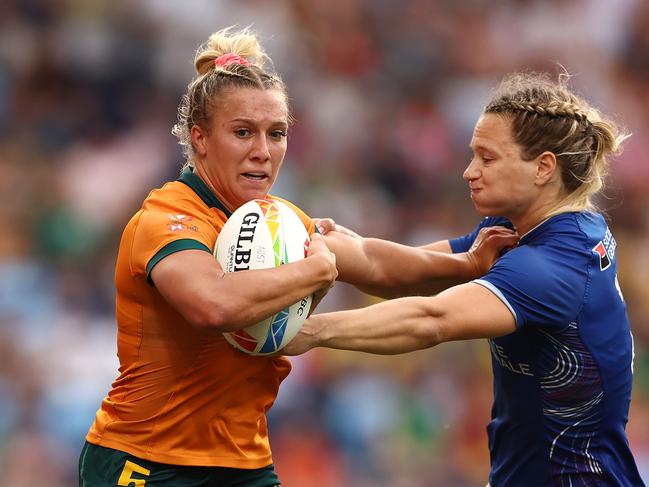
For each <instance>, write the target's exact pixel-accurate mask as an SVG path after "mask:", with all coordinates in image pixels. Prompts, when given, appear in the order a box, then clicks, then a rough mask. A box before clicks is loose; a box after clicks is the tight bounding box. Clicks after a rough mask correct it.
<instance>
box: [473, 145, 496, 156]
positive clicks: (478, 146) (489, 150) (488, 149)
mask: <svg viewBox="0 0 649 487" xmlns="http://www.w3.org/2000/svg"><path fill="white" fill-rule="evenodd" d="M469 149H471V150H472V151H473V152H475V151H478V150H482V151H486V152H492V153H494V154H496V153H497V152H498V151H497V150H496V149H494V148H492V147H488V146H486V145H484V144H477V145H475V146H473V145H471V144H469Z"/></svg>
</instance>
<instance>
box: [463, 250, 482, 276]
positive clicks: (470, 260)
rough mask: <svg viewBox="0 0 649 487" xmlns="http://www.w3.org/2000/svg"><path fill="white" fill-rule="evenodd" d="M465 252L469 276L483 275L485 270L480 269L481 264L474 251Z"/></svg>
mask: <svg viewBox="0 0 649 487" xmlns="http://www.w3.org/2000/svg"><path fill="white" fill-rule="evenodd" d="M465 254H466V260H467V268H468V272H469V277H470V278H472V279H474V278H477V277H481V276H482V275H483V272H482V270H481V269H480V264H479V262H478V259H477V258H476V256H475V255H474V253H473V252H471V251H470V250H469V251H468V252H466V253H465Z"/></svg>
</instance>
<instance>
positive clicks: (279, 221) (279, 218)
mask: <svg viewBox="0 0 649 487" xmlns="http://www.w3.org/2000/svg"><path fill="white" fill-rule="evenodd" d="M308 243H309V234H308V233H307V230H306V228H305V227H304V223H302V220H300V217H298V216H297V215H296V214H295V212H294V211H293V210H292V209H291V208H290V207H289V206H288V205H286V204H284V203H282V202H281V201H274V200H252V201H249V202H247V203H245V204H244V205H242V206H240V207H239V208H237V210H236V211H235V212H234V213H232V216H230V218H228V220H227V221H226V222H225V225H224V226H223V228H222V229H221V232H220V233H219V236H218V238H217V240H216V246H215V247H214V256H215V257H216V260H217V261H218V262H219V264H221V267H222V268H223V270H224V271H225V272H239V271H246V270H252V269H267V268H273V267H279V266H281V265H284V264H289V263H291V262H296V261H298V260H301V259H304V258H305V256H306V249H307V246H308ZM258 285H259V286H264V283H263V282H259V284H258ZM311 302H312V296H305V297H304V298H303V299H301V300H300V301H298V302H297V303H294V304H293V305H291V306H288V307H287V308H285V309H283V310H281V311H279V312H278V313H276V314H274V315H273V316H270V317H268V318H267V319H265V320H263V321H261V322H259V323H257V324H255V325H251V326H249V327H246V328H244V329H241V330H238V331H234V332H225V333H223V336H224V337H225V339H226V340H227V341H228V342H229V343H230V344H231V345H232V346H233V347H235V348H237V349H239V350H241V351H242V352H245V353H248V354H250V355H268V354H271V353H274V352H277V351H278V350H280V349H281V348H282V347H283V346H285V345H286V344H287V343H288V342H290V341H291V340H292V339H293V337H294V336H295V335H296V334H297V332H298V331H299V330H300V327H301V326H302V324H303V323H304V321H305V320H306V317H307V315H308V314H309V310H310V309H311Z"/></svg>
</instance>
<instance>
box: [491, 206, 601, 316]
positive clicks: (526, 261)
mask: <svg viewBox="0 0 649 487" xmlns="http://www.w3.org/2000/svg"><path fill="white" fill-rule="evenodd" d="M592 258H593V256H592V252H591V251H590V244H589V243H588V239H587V238H586V237H585V234H584V233H583V231H582V230H581V229H580V228H579V225H578V224H577V216H576V215H566V216H562V215H560V216H559V217H555V219H553V221H548V222H546V224H544V225H543V226H542V227H541V226H540V227H539V228H537V229H535V230H533V231H532V232H530V234H528V235H526V236H524V237H523V238H522V239H521V243H520V244H519V246H518V247H515V248H514V249H512V250H510V251H509V252H507V253H506V254H505V255H504V256H502V257H501V258H500V259H499V260H498V261H497V262H496V263H495V264H494V266H493V267H492V268H491V269H490V271H489V272H488V273H487V275H485V276H484V277H483V278H482V280H481V281H484V282H486V283H488V285H489V286H492V287H493V288H496V289H497V290H498V291H499V292H500V293H502V295H504V296H505V298H506V299H507V302H508V303H509V304H510V305H511V306H512V308H514V309H516V310H517V316H518V318H517V322H519V326H520V325H521V324H523V323H535V324H545V325H552V324H556V325H560V326H561V325H565V324H567V323H568V322H569V321H570V320H572V319H574V318H575V317H576V315H577V314H578V312H579V310H580V308H581V307H582V305H583V303H584V299H585V294H586V289H587V285H588V279H589V272H590V269H591V266H592V262H593V260H592Z"/></svg>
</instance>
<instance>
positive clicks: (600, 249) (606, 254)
mask: <svg viewBox="0 0 649 487" xmlns="http://www.w3.org/2000/svg"><path fill="white" fill-rule="evenodd" d="M616 247H617V242H616V241H615V239H614V238H613V235H612V234H611V231H610V230H609V229H608V228H607V229H606V233H605V234H604V238H603V239H602V240H600V241H599V242H597V245H595V247H593V252H595V253H596V254H597V255H598V256H599V270H600V271H605V270H606V269H608V268H609V267H611V263H612V262H613V258H614V257H615V248H616Z"/></svg>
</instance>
